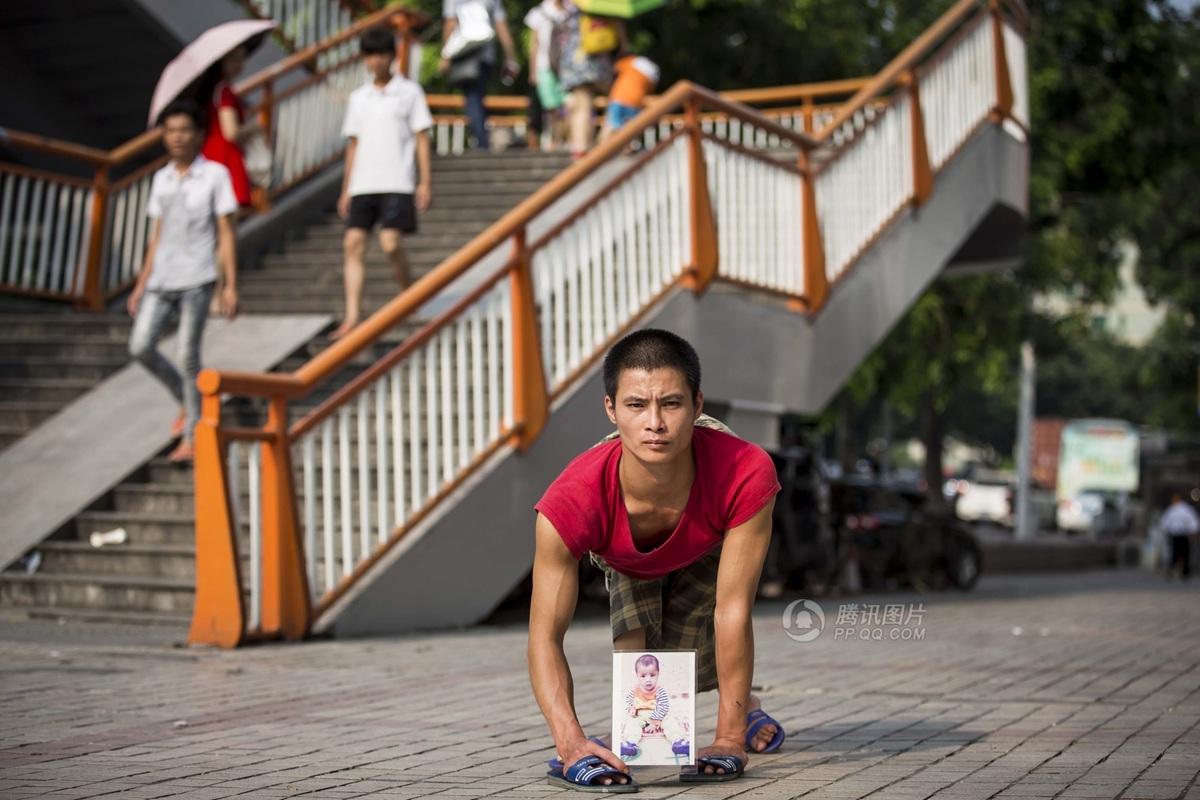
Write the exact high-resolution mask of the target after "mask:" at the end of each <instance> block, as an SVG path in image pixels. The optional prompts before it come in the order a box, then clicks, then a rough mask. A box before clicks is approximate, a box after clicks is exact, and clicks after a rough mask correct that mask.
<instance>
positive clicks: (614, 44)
mask: <svg viewBox="0 0 1200 800" xmlns="http://www.w3.org/2000/svg"><path fill="white" fill-rule="evenodd" d="M556 36H557V37H559V39H560V41H561V44H560V46H557V47H556V48H555V52H557V54H558V56H559V63H558V64H557V65H556V67H557V71H558V77H559V82H560V84H561V85H562V88H563V91H565V92H566V93H567V114H568V119H569V126H570V146H571V156H572V158H579V157H581V156H582V155H583V154H584V153H586V152H587V151H588V149H589V148H590V147H591V146H592V137H593V135H594V133H595V121H594V118H593V103H592V101H593V98H595V96H596V93H597V92H604V93H607V92H608V88H609V86H611V85H612V80H613V55H614V53H616V52H617V50H619V49H622V48H627V47H628V42H627V39H626V33H625V23H624V22H622V21H621V20H619V19H616V18H614V17H601V16H597V15H595V14H584V13H583V12H582V11H580V10H579V9H578V8H576V7H575V6H571V12H570V14H569V15H568V16H567V18H566V20H564V21H563V22H562V23H561V24H560V25H558V26H557V31H556Z"/></svg>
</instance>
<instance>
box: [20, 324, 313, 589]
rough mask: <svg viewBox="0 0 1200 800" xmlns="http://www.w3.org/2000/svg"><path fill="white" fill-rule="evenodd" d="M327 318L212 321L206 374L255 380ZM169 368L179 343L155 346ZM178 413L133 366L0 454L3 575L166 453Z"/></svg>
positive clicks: (207, 330) (206, 343)
mask: <svg viewBox="0 0 1200 800" xmlns="http://www.w3.org/2000/svg"><path fill="white" fill-rule="evenodd" d="M330 321H331V318H330V317H329V316H328V315H323V314H290V315H251V314H244V315H242V316H239V317H237V318H236V319H234V320H232V321H228V320H223V319H213V320H210V321H209V323H208V325H207V326H206V328H205V331H204V343H203V349H202V358H203V364H204V366H206V367H213V368H217V369H229V370H242V371H248V372H251V371H261V370H266V369H269V368H270V367H273V366H275V365H276V364H278V363H279V362H280V361H282V360H283V359H284V358H286V357H287V356H288V355H289V354H291V353H292V352H294V351H295V350H296V349H297V348H298V347H300V346H301V345H303V344H304V343H305V342H307V341H308V340H309V339H311V338H312V337H314V336H315V335H317V333H319V332H320V331H321V330H322V329H323V328H325V327H326V326H328V325H329V323H330ZM159 349H160V350H161V351H162V352H163V354H165V355H167V357H168V358H171V359H172V360H176V359H175V355H176V344H175V337H174V336H171V337H168V338H167V339H164V340H163V342H162V343H161V344H160V345H159ZM178 413H179V405H178V403H176V401H175V399H174V398H173V397H172V396H171V394H170V392H168V391H167V390H166V388H164V387H163V386H162V384H160V383H159V382H158V381H157V380H156V379H155V378H154V376H153V375H151V374H150V372H149V371H147V370H146V369H144V368H143V367H142V366H141V365H140V364H135V363H130V364H129V365H128V366H126V367H125V368H123V369H122V370H120V371H119V372H117V373H116V374H115V375H113V376H111V377H109V378H108V379H106V380H104V381H103V382H102V383H100V385H98V386H97V387H96V388H94V389H92V390H91V391H89V392H88V393H87V394H85V395H83V396H82V397H80V398H79V399H78V400H76V401H74V402H73V403H71V404H70V405H68V406H67V407H66V408H64V409H63V410H62V411H60V412H59V413H57V414H55V415H54V416H53V417H51V418H50V419H48V420H46V421H45V422H44V423H42V424H41V425H40V426H38V427H37V428H35V429H34V430H32V431H31V432H30V433H29V434H28V435H26V436H25V437H23V438H22V439H20V440H18V441H17V442H15V443H14V444H13V445H12V446H11V447H9V448H7V449H6V450H4V451H3V452H0V508H2V509H4V516H3V519H2V520H0V569H3V568H5V567H7V566H8V565H9V564H11V563H12V562H13V561H14V560H16V559H17V558H20V557H21V555H22V554H24V553H25V551H26V550H28V549H29V548H31V547H33V546H35V545H37V544H38V543H39V542H41V541H42V539H44V538H46V537H47V536H48V535H50V534H52V533H54V532H55V531H57V530H58V529H59V528H60V527H62V526H63V525H65V524H66V523H67V522H69V521H70V520H71V519H73V518H74V517H75V516H77V515H78V514H79V513H80V512H81V511H83V510H84V509H85V508H87V507H88V506H89V505H90V504H91V503H93V502H95V501H96V499H97V498H98V497H100V496H101V495H103V494H104V493H105V492H107V491H108V490H109V489H111V488H112V487H113V486H115V485H116V484H117V483H119V482H120V481H122V480H124V478H125V476H126V475H128V474H129V473H131V472H132V471H133V470H135V469H137V468H138V467H140V466H141V465H142V464H144V463H145V462H146V461H148V460H149V459H150V458H152V457H153V456H154V454H155V453H157V452H158V451H159V450H162V449H163V448H164V447H166V446H167V445H168V444H169V443H170V441H171V436H170V427H171V421H172V420H173V419H174V418H175V415H176V414H178Z"/></svg>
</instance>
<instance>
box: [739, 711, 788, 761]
mask: <svg viewBox="0 0 1200 800" xmlns="http://www.w3.org/2000/svg"><path fill="white" fill-rule="evenodd" d="M746 725H747V728H746V752H747V753H774V752H775V751H776V750H778V749H779V748H780V746H781V745H782V744H783V740H784V739H786V738H787V734H785V733H784V732H783V726H782V725H780V724H779V722H777V721H776V720H775V719H774V718H772V717H771V715H770V714H768V713H767V712H765V711H763V710H762V709H761V708H756V709H754V710H753V711H751V712H750V713H749V714H747V715H746ZM768 725H774V726H775V736H774V738H772V739H771V743H770V744H768V745H767V746H766V747H764V748H763V749H762V750H755V749H754V737H755V736H757V735H758V732H759V731H761V730H762V729H763V728H765V727H767V726H768Z"/></svg>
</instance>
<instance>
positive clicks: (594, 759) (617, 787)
mask: <svg viewBox="0 0 1200 800" xmlns="http://www.w3.org/2000/svg"><path fill="white" fill-rule="evenodd" d="M605 778H611V779H612V780H613V781H614V782H613V783H608V784H605V783H601V781H603V780H604V779H605ZM618 778H624V779H625V781H626V782H625V783H616V780H617V779H618ZM546 783H548V784H550V785H551V786H558V787H560V788H562V789H573V790H575V791H577V792H598V793H600V792H603V793H608V794H628V793H630V792H637V791H640V790H641V788H642V787H641V786H639V785H638V784H637V783H636V782H635V781H634V780H633V778H631V777H630V776H629V775H628V774H627V773H624V772H621V771H620V770H619V769H615V768H613V767H611V766H609V765H608V763H607V762H605V760H604V759H602V758H600V756H584V757H583V758H581V759H579V760H578V761H576V762H575V763H574V764H572V765H571V766H570V767H569V768H568V769H567V770H566V771H565V772H564V771H563V770H562V769H552V770H550V771H549V772H547V773H546Z"/></svg>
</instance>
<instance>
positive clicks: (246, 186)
mask: <svg viewBox="0 0 1200 800" xmlns="http://www.w3.org/2000/svg"><path fill="white" fill-rule="evenodd" d="M248 53H249V50H248V49H247V48H246V47H245V46H244V45H243V46H241V47H237V48H235V49H234V50H232V51H231V52H230V53H229V54H228V55H226V56H225V57H224V58H222V59H221V60H220V61H219V62H217V63H216V64H214V65H213V66H212V69H210V70H209V75H207V76H205V80H204V81H203V82H202V83H201V89H200V92H201V94H200V100H201V102H202V107H203V106H207V107H208V132H207V133H206V134H205V137H204V146H203V147H202V148H201V149H200V152H201V153H203V155H204V157H205V158H207V159H209V160H211V161H216V162H218V163H220V164H224V165H225V167H226V169H228V170H229V177H230V178H232V180H233V194H234V196H235V197H237V201H238V205H240V206H242V207H243V208H247V207H249V205H250V176H249V175H248V174H247V172H246V159H245V156H244V154H243V153H242V144H241V143H242V138H243V137H244V136H245V134H246V133H247V132H248V130H247V128H245V127H244V126H243V124H242V122H243V119H244V118H245V115H246V111H245V108H244V107H243V106H242V101H241V100H239V99H238V96H237V95H236V94H234V93H233V88H232V85H231V84H232V83H233V79H234V78H236V77H237V76H238V73H240V72H241V71H242V67H244V66H245V64H246V56H247V55H248Z"/></svg>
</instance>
